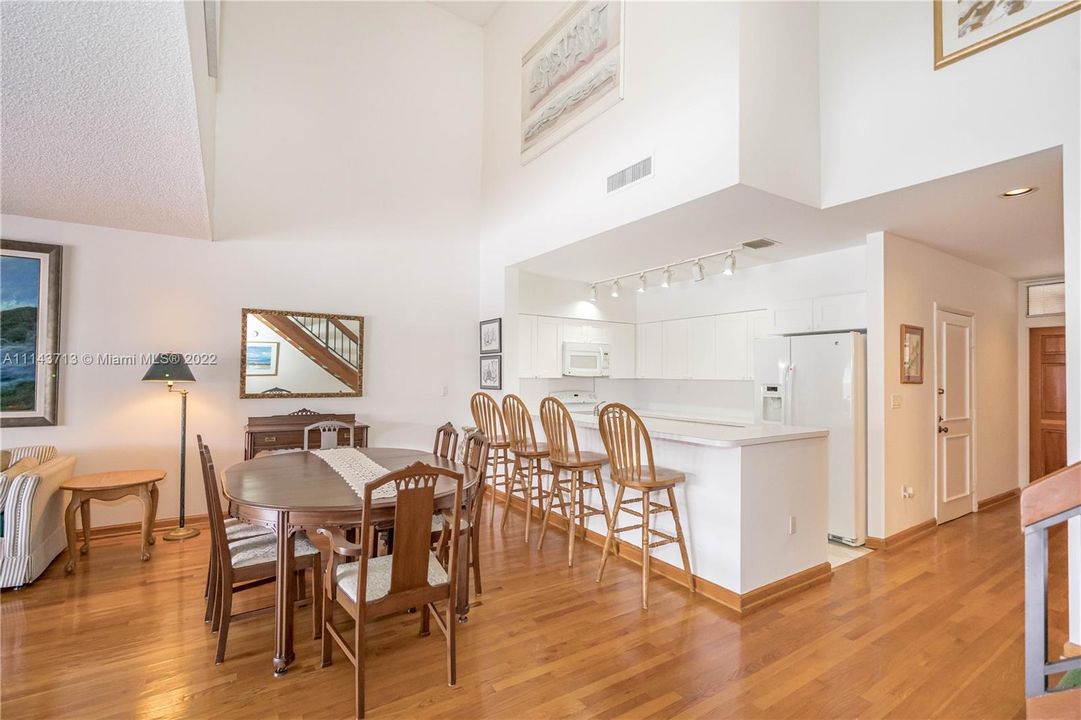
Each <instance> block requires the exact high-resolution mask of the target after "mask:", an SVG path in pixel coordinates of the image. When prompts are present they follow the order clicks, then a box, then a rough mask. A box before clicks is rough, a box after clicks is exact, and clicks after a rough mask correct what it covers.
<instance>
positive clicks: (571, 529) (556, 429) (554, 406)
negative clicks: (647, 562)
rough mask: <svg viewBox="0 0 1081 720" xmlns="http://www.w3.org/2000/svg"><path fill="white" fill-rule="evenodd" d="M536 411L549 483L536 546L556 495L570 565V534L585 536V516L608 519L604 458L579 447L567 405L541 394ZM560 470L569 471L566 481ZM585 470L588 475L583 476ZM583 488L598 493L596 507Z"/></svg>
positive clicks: (546, 527)
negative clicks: (544, 444) (545, 445)
mask: <svg viewBox="0 0 1081 720" xmlns="http://www.w3.org/2000/svg"><path fill="white" fill-rule="evenodd" d="M540 414H541V425H542V426H543V427H544V436H545V438H546V439H547V440H548V463H549V464H550V465H551V466H552V485H551V487H550V488H549V489H548V499H547V501H546V503H545V508H544V516H543V521H542V522H541V531H540V541H539V542H538V543H537V549H538V550H540V549H541V548H542V547H544V535H545V533H546V532H547V530H548V521H549V519H550V518H551V516H552V504H553V501H554V500H556V499H558V500H559V509H560V512H561V513H563V517H564V518H566V520H567V535H568V543H567V565H568V566H570V565H573V564H574V537H575V535H578V534H579V533H581V535H582V537H583V538H584V537H585V533H586V519H587V518H591V517H593V516H595V515H603V516H604V520H605V525H606V526H607V524H608V522H609V519H610V515H609V513H608V499H607V498H606V497H605V494H604V483H603V482H602V481H601V468H602V467H604V465H605V464H607V462H608V458H607V457H605V456H604V455H602V454H601V453H596V452H589V451H585V450H582V449H581V448H579V446H578V432H577V430H575V427H574V419H573V418H571V414H570V411H569V410H567V406H566V405H564V404H563V403H562V402H560V401H559V400H557V399H556V398H554V397H546V398H544V400H542V401H541V406H540ZM564 470H566V471H567V473H568V474H569V477H568V478H567V480H566V481H565V482H566V484H564V480H563V479H562V473H563V471H564ZM586 473H589V474H590V475H591V476H592V477H591V478H590V479H587V478H586ZM586 490H596V491H597V493H598V494H599V495H600V501H601V506H600V507H599V508H597V507H595V506H593V505H587V504H586V502H585V491H586ZM564 491H566V492H567V495H568V499H569V502H568V503H564V500H563V492H564Z"/></svg>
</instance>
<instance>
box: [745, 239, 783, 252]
mask: <svg viewBox="0 0 1081 720" xmlns="http://www.w3.org/2000/svg"><path fill="white" fill-rule="evenodd" d="M777 244H778V243H777V241H776V240H770V239H769V238H758V239H757V240H751V241H749V242H745V243H743V247H745V248H747V249H748V250H764V249H766V248H768V247H773V246H774V245H777Z"/></svg>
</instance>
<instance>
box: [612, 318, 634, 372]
mask: <svg viewBox="0 0 1081 720" xmlns="http://www.w3.org/2000/svg"><path fill="white" fill-rule="evenodd" d="M607 329H608V331H609V332H608V341H607V342H608V345H609V351H610V354H609V356H608V359H609V362H610V363H611V364H610V373H611V377H613V378H616V379H620V378H633V377H635V355H636V354H637V349H636V347H635V342H634V335H635V333H634V325H631V324H629V323H611V324H610V325H609V327H608V328H607Z"/></svg>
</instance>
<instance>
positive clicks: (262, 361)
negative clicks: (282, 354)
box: [244, 342, 279, 375]
mask: <svg viewBox="0 0 1081 720" xmlns="http://www.w3.org/2000/svg"><path fill="white" fill-rule="evenodd" d="M278 349H279V345H278V343H276V342H249V343H246V344H245V346H244V351H245V353H247V356H246V359H247V374H248V375H277V374H278Z"/></svg>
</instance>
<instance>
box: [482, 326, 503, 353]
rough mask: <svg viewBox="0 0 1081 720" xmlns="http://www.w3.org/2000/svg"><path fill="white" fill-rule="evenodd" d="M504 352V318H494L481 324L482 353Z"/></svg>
mask: <svg viewBox="0 0 1081 720" xmlns="http://www.w3.org/2000/svg"><path fill="white" fill-rule="evenodd" d="M501 352H503V318H492V319H491V320H485V321H483V322H481V324H480V354H481V355H491V354H493V353H501Z"/></svg>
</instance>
